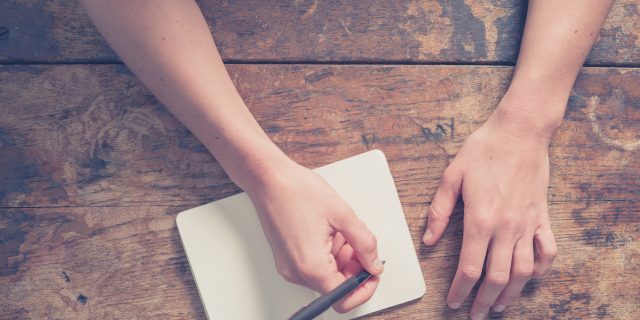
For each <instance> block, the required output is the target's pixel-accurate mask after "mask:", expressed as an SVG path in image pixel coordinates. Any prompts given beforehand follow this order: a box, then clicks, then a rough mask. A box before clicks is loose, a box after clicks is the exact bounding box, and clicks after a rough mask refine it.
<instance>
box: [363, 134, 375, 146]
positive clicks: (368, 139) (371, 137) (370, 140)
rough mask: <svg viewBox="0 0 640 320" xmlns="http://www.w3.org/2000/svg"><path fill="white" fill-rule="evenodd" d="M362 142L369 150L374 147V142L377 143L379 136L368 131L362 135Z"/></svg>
mask: <svg viewBox="0 0 640 320" xmlns="http://www.w3.org/2000/svg"><path fill="white" fill-rule="evenodd" d="M361 138H362V144H363V145H364V146H365V147H367V150H369V149H371V148H372V147H373V144H374V143H376V141H377V137H376V134H375V133H366V134H363V135H362V137H361Z"/></svg>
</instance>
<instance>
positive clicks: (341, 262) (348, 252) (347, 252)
mask: <svg viewBox="0 0 640 320" xmlns="http://www.w3.org/2000/svg"><path fill="white" fill-rule="evenodd" d="M353 259H354V257H353V248H351V246H350V245H348V244H345V245H344V246H342V248H341V249H340V252H338V255H337V256H336V264H337V265H338V271H340V272H342V273H343V274H344V273H345V272H344V269H345V268H346V267H347V265H348V263H349V262H350V261H352V260H353ZM360 268H362V267H360ZM347 277H348V276H347Z"/></svg>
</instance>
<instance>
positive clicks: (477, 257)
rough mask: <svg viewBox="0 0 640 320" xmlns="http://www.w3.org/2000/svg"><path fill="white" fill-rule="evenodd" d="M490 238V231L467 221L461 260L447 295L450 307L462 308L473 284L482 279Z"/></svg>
mask: <svg viewBox="0 0 640 320" xmlns="http://www.w3.org/2000/svg"><path fill="white" fill-rule="evenodd" d="M467 221H468V220H467ZM489 239H490V238H489V235H488V233H485V232H480V231H478V229H477V228H474V227H472V226H470V225H468V223H465V226H464V230H463V236H462V249H461V250H460V262H459V263H458V270H457V271H456V275H455V277H454V278H453V282H452V283H451V289H449V295H448V297H447V304H448V305H449V307H450V308H452V309H458V308H460V306H461V305H462V303H463V302H464V300H465V299H466V298H467V296H468V295H469V292H470V291H471V289H472V288H473V286H474V285H475V284H476V282H478V279H480V275H481V274H482V266H483V264H484V258H485V255H486V252H487V246H488V245H489Z"/></svg>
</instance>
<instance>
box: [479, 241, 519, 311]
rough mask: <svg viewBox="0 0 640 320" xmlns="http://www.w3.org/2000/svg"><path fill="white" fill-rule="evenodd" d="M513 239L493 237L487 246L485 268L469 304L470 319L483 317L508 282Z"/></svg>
mask: <svg viewBox="0 0 640 320" xmlns="http://www.w3.org/2000/svg"><path fill="white" fill-rule="evenodd" d="M514 246H515V241H513V240H511V241H510V240H507V239H500V238H495V239H494V241H492V244H491V247H490V248H489V254H488V256H487V268H486V272H485V276H484V280H483V281H482V285H480V289H478V293H477V294H476V298H475V299H474V300H473V305H472V306H471V319H473V320H476V319H484V318H485V316H486V315H487V314H488V313H489V308H490V307H491V305H493V303H494V302H495V301H496V299H497V298H498V296H499V295H500V292H502V289H504V287H505V286H506V285H507V283H509V273H510V271H511V259H512V256H513V248H514Z"/></svg>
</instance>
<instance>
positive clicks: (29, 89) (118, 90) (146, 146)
mask: <svg viewBox="0 0 640 320" xmlns="http://www.w3.org/2000/svg"><path fill="white" fill-rule="evenodd" d="M229 70H230V72H231V75H232V77H233V79H234V81H235V82H236V85H237V87H238V88H239V90H240V91H241V94H242V95H243V96H244V97H245V100H246V101H247V104H248V105H249V106H250V108H251V110H252V112H253V113H254V114H255V116H256V117H257V118H258V120H259V122H260V123H261V125H262V126H263V127H264V129H265V130H266V131H267V132H268V134H269V135H270V136H271V137H272V139H273V140H274V141H275V142H276V143H277V144H278V145H279V146H280V147H281V148H282V149H284V150H285V151H286V152H287V153H288V154H289V155H290V156H291V157H293V158H294V159H296V160H297V161H299V162H301V163H302V164H304V165H306V166H309V167H318V166H321V165H324V164H327V163H331V162H333V161H336V160H339V159H341V158H344V157H347V156H350V155H354V154H357V153H360V152H363V151H365V150H367V149H370V148H379V149H381V150H383V151H384V152H385V153H386V154H387V156H388V158H389V161H390V163H391V168H392V170H394V172H397V173H398V175H397V176H396V179H397V181H398V188H400V190H411V192H409V194H412V195H413V196H412V197H411V198H410V199H406V201H416V202H421V201H424V199H425V198H429V197H430V196H431V195H432V194H433V193H434V192H435V188H436V187H437V184H438V181H439V179H440V174H441V172H442V171H443V170H444V168H445V167H446V166H447V164H448V162H449V160H450V159H452V157H453V156H454V155H455V153H456V151H457V150H458V148H459V147H460V146H461V144H462V142H463V141H464V138H465V137H466V136H467V135H468V134H470V133H471V132H472V131H473V130H475V129H476V128H477V127H479V126H480V125H481V124H482V123H483V122H484V121H485V120H486V118H487V117H488V116H489V114H490V113H491V112H492V110H493V109H494V107H495V106H496V104H497V102H498V101H499V99H500V97H501V95H502V93H503V92H504V90H505V88H506V86H507V83H508V81H509V77H510V74H511V68H509V67H462V66H458V67H443V66H395V67H394V66H301V65H286V66H284V65H234V66H230V67H229ZM639 79H640V71H639V70H637V69H603V68H594V69H589V68H588V69H585V71H584V72H583V73H582V74H581V76H580V78H579V80H578V82H577V85H576V87H575V89H574V93H573V95H572V96H571V99H570V102H569V108H568V112H567V114H566V116H565V118H566V121H565V122H564V124H563V125H562V127H561V128H560V130H559V132H558V134H557V136H556V138H555V140H554V142H553V146H552V148H551V163H552V165H553V166H554V170H553V171H552V176H551V187H550V190H549V196H550V201H578V200H579V201H621V200H626V199H637V198H638V196H639V195H640V158H639V157H638V152H639V149H640V145H639V142H638V141H640V110H639V107H638V106H639V105H640V87H638V86H637V85H636V84H637V83H638V81H639ZM0 81H1V85H2V90H1V91H0V101H2V103H1V104H0V113H1V114H2V115H3V117H2V118H0V128H2V131H1V132H0V133H1V135H0V139H2V140H1V141H3V146H2V150H3V152H0V163H3V164H5V165H6V166H8V168H9V170H5V171H4V173H2V175H4V176H3V177H2V181H4V183H3V184H2V186H0V188H1V189H0V205H3V206H9V207H24V206H28V207H37V206H46V207H50V206H144V205H171V206H174V205H184V206H194V205H198V204H201V203H204V202H208V201H211V200H215V199H217V198H219V197H221V196H227V195H230V194H232V193H235V192H237V191H238V189H237V188H236V187H235V186H234V185H233V184H232V183H231V182H230V181H229V180H228V178H227V177H226V175H225V174H224V172H223V171H222V170H221V169H220V167H219V166H218V165H217V164H216V163H215V161H214V160H213V158H212V157H211V156H210V155H209V154H208V152H207V151H206V149H205V148H204V147H203V146H202V145H201V144H200V143H198V141H197V140H196V139H195V138H194V137H193V136H192V135H191V134H190V133H189V132H188V131H187V130H186V129H185V128H184V127H183V126H182V125H181V124H180V123H178V122H177V121H176V120H175V119H174V118H173V117H172V116H171V115H170V114H169V113H168V112H167V111H166V110H165V109H164V108H163V107H162V106H161V105H159V104H158V103H157V102H156V100H155V99H154V98H153V97H152V96H151V94H150V93H149V92H148V91H147V90H146V89H144V87H143V86H142V85H141V84H140V83H139V82H138V80H136V78H135V77H133V76H132V75H131V74H129V73H128V71H127V70H126V69H125V68H124V67H122V66H66V67H63V66H60V67H33V66H32V67H24V66H19V67H10V66H5V67H0ZM16 92H19V93H20V94H19V95H16V94H15V93H16ZM416 186H420V188H418V189H416Z"/></svg>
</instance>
